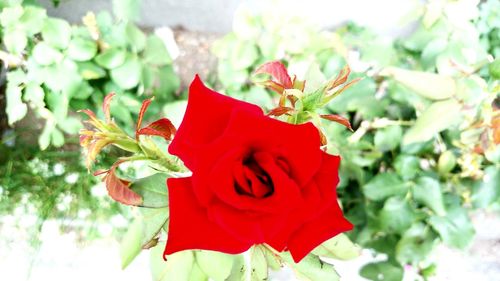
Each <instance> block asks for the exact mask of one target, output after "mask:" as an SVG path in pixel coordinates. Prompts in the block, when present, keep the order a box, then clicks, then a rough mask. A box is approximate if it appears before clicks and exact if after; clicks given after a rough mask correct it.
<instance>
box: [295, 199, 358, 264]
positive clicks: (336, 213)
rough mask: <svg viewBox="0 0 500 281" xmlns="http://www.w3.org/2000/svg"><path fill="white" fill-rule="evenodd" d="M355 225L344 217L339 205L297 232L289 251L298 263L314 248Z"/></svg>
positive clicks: (333, 206)
mask: <svg viewBox="0 0 500 281" xmlns="http://www.w3.org/2000/svg"><path fill="white" fill-rule="evenodd" d="M352 228H353V225H352V224H351V223H350V222H349V221H348V220H346V219H345V218H344V217H343V214H342V210H340V207H339V205H338V203H334V204H333V205H332V206H331V207H330V209H328V210H327V211H325V212H323V214H321V216H319V217H317V218H316V219H315V220H312V221H310V222H308V223H306V224H304V225H303V226H301V227H300V228H299V229H298V230H297V231H295V232H294V233H293V234H292V236H291V238H290V240H289V241H288V250H289V251H290V254H291V255H292V257H293V260H294V261H295V262H296V263H298V262H300V260H302V258H304V257H305V256H307V255H308V254H309V253H310V252H311V251H312V250H313V249H314V248H316V247H317V246H318V245H320V244H321V243H323V242H324V241H326V240H328V239H330V238H332V237H334V236H336V235H337V234H339V233H342V232H345V231H349V230H351V229H352Z"/></svg>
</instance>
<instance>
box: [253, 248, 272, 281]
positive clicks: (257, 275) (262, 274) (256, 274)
mask: <svg viewBox="0 0 500 281" xmlns="http://www.w3.org/2000/svg"><path fill="white" fill-rule="evenodd" d="M250 263H251V266H252V270H251V272H250V277H251V280H252V281H263V280H267V279H268V273H269V272H268V267H267V259H266V257H265V255H264V250H263V249H262V247H256V246H254V247H252V248H251V249H250Z"/></svg>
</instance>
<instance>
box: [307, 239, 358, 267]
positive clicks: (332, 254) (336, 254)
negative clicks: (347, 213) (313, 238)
mask: <svg viewBox="0 0 500 281" xmlns="http://www.w3.org/2000/svg"><path fill="white" fill-rule="evenodd" d="M312 253H313V254H315V255H317V256H321V257H327V258H334V259H338V260H350V259H353V258H356V257H358V256H359V255H360V254H361V248H360V247H359V246H358V245H356V244H354V243H352V241H351V240H350V239H349V237H347V235H345V234H343V233H340V234H338V235H337V236H335V237H333V238H331V239H329V240H327V241H325V242H323V244H321V245H319V246H318V247H316V248H315V249H314V250H313V251H312Z"/></svg>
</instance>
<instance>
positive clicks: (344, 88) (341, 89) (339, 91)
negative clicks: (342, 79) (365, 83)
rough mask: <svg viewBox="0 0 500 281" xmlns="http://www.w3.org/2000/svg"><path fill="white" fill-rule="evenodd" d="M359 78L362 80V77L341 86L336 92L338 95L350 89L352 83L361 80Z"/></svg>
mask: <svg viewBox="0 0 500 281" xmlns="http://www.w3.org/2000/svg"><path fill="white" fill-rule="evenodd" d="M359 80H361V78H356V79H353V80H352V81H351V82H349V83H347V84H345V85H344V86H343V87H342V88H340V90H338V91H337V92H336V93H335V94H336V95H338V94H340V93H342V92H343V91H345V90H347V89H349V88H350V87H351V86H352V85H354V84H355V83H357V82H359Z"/></svg>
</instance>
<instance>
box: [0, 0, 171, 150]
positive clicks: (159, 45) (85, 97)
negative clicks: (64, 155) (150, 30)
mask: <svg viewBox="0 0 500 281" xmlns="http://www.w3.org/2000/svg"><path fill="white" fill-rule="evenodd" d="M114 2H115V3H114V4H115V9H114V10H115V13H116V16H117V20H114V19H113V18H112V17H111V15H110V14H109V13H107V12H100V13H99V14H97V15H94V14H93V13H88V14H87V15H86V16H85V17H84V18H83V25H81V26H80V25H70V24H69V23H68V22H66V21H65V20H62V19H58V18H52V17H48V16H47V14H46V11H45V9H43V8H41V7H39V6H36V5H33V4H29V3H23V5H21V4H22V3H11V4H10V5H8V6H6V7H3V9H2V12H1V14H0V24H1V27H0V33H1V38H0V40H1V41H2V42H3V43H4V46H5V51H6V52H7V56H10V57H12V60H11V61H10V62H9V63H8V74H7V91H6V96H7V115H8V121H9V124H10V125H13V124H14V123H16V122H18V121H20V120H21V119H23V118H24V117H25V115H26V114H27V112H28V108H30V109H31V110H32V112H33V113H34V115H35V116H36V117H37V118H40V119H41V120H43V121H44V122H45V126H44V129H43V131H42V133H41V134H40V135H39V144H40V148H41V149H42V150H43V149H46V148H47V147H48V146H49V145H54V146H56V147H59V146H62V145H63V144H64V133H65V134H69V135H74V134H76V133H77V132H78V130H79V129H80V128H81V125H79V124H78V122H75V121H74V120H75V117H73V116H72V115H74V112H75V111H76V110H79V109H85V108H89V109H95V108H98V107H99V106H100V104H101V102H102V99H103V97H104V94H106V93H108V92H111V91H114V92H117V93H119V94H120V100H119V101H118V103H119V106H118V107H115V111H118V112H119V113H120V114H118V119H119V120H118V121H119V122H122V124H126V125H127V126H126V128H127V129H132V124H133V122H132V120H133V117H134V116H136V112H138V109H139V107H140V103H139V101H138V100H139V98H138V96H141V95H148V96H156V97H157V99H158V100H159V101H162V102H167V101H171V100H173V99H174V95H173V93H174V92H175V91H176V90H177V88H178V86H179V79H178V78H177V77H176V75H175V73H174V71H173V68H172V60H171V58H170V56H169V55H168V51H167V49H166V46H165V45H164V44H163V41H162V40H161V39H160V38H158V37H157V36H156V35H153V34H151V35H146V34H145V33H144V32H143V31H142V30H141V29H139V28H138V27H137V26H136V25H134V24H133V23H132V20H135V19H137V16H138V14H136V11H138V10H139V2H140V1H114ZM129 4H130V5H129ZM132 4H133V5H132ZM14 58H15V59H14ZM165 84H166V85H167V86H165ZM140 99H143V98H140ZM156 111H158V109H156Z"/></svg>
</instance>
